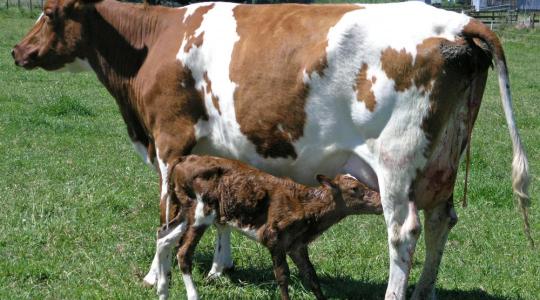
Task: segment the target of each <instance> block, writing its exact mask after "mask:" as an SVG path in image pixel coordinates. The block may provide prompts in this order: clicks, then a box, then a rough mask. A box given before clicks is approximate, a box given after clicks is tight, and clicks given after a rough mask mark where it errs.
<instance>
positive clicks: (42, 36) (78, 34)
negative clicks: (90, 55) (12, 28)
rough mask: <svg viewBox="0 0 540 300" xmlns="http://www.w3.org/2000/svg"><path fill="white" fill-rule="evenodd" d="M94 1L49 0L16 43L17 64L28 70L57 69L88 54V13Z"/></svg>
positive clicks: (15, 56) (15, 55) (15, 57)
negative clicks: (86, 25) (86, 29)
mask: <svg viewBox="0 0 540 300" xmlns="http://www.w3.org/2000/svg"><path fill="white" fill-rule="evenodd" d="M92 1H93V0H47V1H46V2H45V5H44V6H43V14H42V15H41V16H40V17H39V19H38V20H37V22H36V24H35V25H34V27H32V29H31V30H30V31H29V32H28V34H26V36H25V37H24V38H23V40H22V41H21V42H20V43H18V44H17V45H15V47H14V48H13V50H12V52H11V54H12V55H13V58H14V59H15V64H16V65H18V66H21V67H24V68H26V69H33V68H36V67H41V68H43V69H45V70H57V69H60V68H62V67H63V66H64V65H66V64H68V63H71V62H73V61H75V59H76V58H83V57H84V54H83V53H84V51H83V48H84V30H83V24H84V19H85V15H87V14H86V13H85V12H86V11H87V9H88V8H89V5H88V4H90V2H92Z"/></svg>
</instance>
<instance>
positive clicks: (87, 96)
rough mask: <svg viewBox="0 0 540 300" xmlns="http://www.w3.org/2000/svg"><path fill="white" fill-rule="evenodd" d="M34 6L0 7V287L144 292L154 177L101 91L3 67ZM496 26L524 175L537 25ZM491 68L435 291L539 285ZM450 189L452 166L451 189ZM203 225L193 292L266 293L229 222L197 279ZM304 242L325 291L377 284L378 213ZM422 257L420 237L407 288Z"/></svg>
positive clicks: (357, 290)
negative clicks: (224, 263) (464, 201)
mask: <svg viewBox="0 0 540 300" xmlns="http://www.w3.org/2000/svg"><path fill="white" fill-rule="evenodd" d="M34 17H35V15H34V16H32V15H30V14H28V13H21V12H19V11H17V10H8V11H6V10H5V9H2V10H0V28H1V30H0V156H1V158H2V160H1V162H0V174H1V179H0V204H1V207H0V299H27V298H32V299H68V298H69V299H80V298H84V299H101V298H114V299H148V298H154V297H155V292H154V290H152V289H146V288H144V287H143V286H142V285H141V279H142V277H143V276H144V274H145V273H146V271H148V267H149V266H150V262H151V260H152V257H153V254H154V250H155V229H156V228H157V225H158V194H159V192H158V182H157V176H156V175H155V173H154V171H153V170H151V169H150V168H148V167H147V166H145V165H144V164H143V162H142V160H141V159H140V158H139V157H138V156H137V154H136V153H135V151H134V150H133V148H132V145H131V143H130V141H129V139H128V136H127V132H126V130H125V125H124V123H123V121H122V119H121V117H120V113H119V111H118V108H117V106H116V104H115V102H114V100H113V98H112V97H111V96H110V95H109V94H108V93H107V91H106V90H105V89H104V87H103V86H101V84H100V83H99V82H98V81H97V79H96V77H95V75H94V74H90V73H88V74H69V73H47V72H45V71H43V70H35V71H31V72H29V71H25V70H23V69H20V68H16V67H15V65H14V63H13V60H12V59H11V55H10V51H11V47H12V46H13V45H14V44H15V43H17V42H18V41H19V40H20V39H21V38H22V37H23V35H24V34H25V33H26V31H27V30H28V29H29V28H30V26H31V25H32V24H33V22H34ZM501 36H502V40H503V43H504V47H505V50H506V55H507V58H508V60H509V68H510V79H511V84H512V91H513V95H514V111H515V113H516V118H517V123H518V125H519V128H520V130H521V131H520V132H521V135H522V138H523V142H524V144H525V146H526V149H527V150H528V155H529V161H530V169H531V170H532V173H533V174H534V173H536V170H539V169H540V150H539V149H540V130H539V129H540V118H539V117H538V116H539V115H540V106H539V105H538V97H539V95H540V60H539V59H538V58H539V57H540V32H539V31H531V32H526V31H514V30H507V31H504V32H502V33H501ZM493 75H494V74H493V72H491V73H490V77H489V81H488V85H487V89H486V92H485V96H484V101H483V104H482V108H481V109H480V115H479V118H478V121H477V124H476V127H475V130H474V132H473V144H472V149H471V150H472V156H471V162H472V165H471V174H470V178H469V195H468V198H469V206H468V207H467V208H465V209H464V208H461V205H460V204H456V208H457V211H458V216H459V222H458V224H457V225H456V226H455V227H454V229H453V231H451V233H450V236H449V240H448V243H447V247H446V252H445V255H444V258H443V262H442V265H441V269H440V273H439V280H438V284H437V287H438V293H439V298H440V299H493V300H495V299H538V298H539V297H540V286H539V284H538V280H539V278H540V250H539V249H540V234H539V232H540V221H539V219H540V214H539V207H538V199H539V198H540V189H539V188H538V183H539V182H538V180H537V178H536V177H533V181H532V183H531V196H532V202H533V207H532V209H531V215H530V218H531V230H532V232H533V238H534V239H535V241H536V242H537V244H539V245H537V247H536V248H535V249H531V248H530V247H529V246H528V243H527V240H526V238H525V236H524V234H523V230H522V220H521V217H520V214H519V213H518V211H517V209H516V208H515V205H514V202H513V200H512V199H513V196H512V191H511V182H510V164H511V143H510V138H509V135H508V130H507V128H506V125H505V121H504V116H503V112H502V108H501V104H500V97H499V92H498V86H497V82H496V78H495V77H494V76H493ZM462 169H464V168H462ZM462 191H463V172H462V173H460V177H459V178H458V180H457V187H456V191H455V198H456V200H459V199H460V198H461V196H462ZM212 231H213V230H212ZM214 236H215V234H214V233H213V232H210V233H209V234H206V235H205V237H204V239H203V240H202V242H201V243H200V245H199V247H198V251H197V252H196V255H195V260H194V262H195V267H194V279H195V281H196V284H197V285H198V291H199V293H200V296H201V297H202V298H203V299H269V298H272V299H273V298H276V297H278V290H277V285H276V284H275V282H274V277H273V274H272V268H271V261H270V255H269V254H268V253H267V250H266V249H265V248H263V247H261V246H259V245H258V244H256V243H254V242H252V241H250V240H248V239H247V238H244V237H243V236H241V235H239V234H236V233H234V234H233V237H232V240H233V242H232V245H233V249H232V250H233V257H234V261H235V264H236V269H235V270H234V271H233V272H232V273H230V275H229V276H228V277H225V278H222V279H219V280H217V281H214V282H205V280H204V277H205V275H206V272H208V270H209V269H210V265H211V261H212V255H213V240H214ZM310 249H311V257H312V260H313V262H314V264H315V267H316V269H317V271H318V274H319V277H320V278H321V281H322V287H323V291H324V292H325V293H326V295H327V296H329V297H331V298H338V299H381V298H382V297H383V296H384V292H385V288H386V280H387V273H388V253H387V252H388V250H387V245H386V229H385V226H384V222H383V218H382V217H380V216H355V217H350V218H348V219H346V220H345V221H343V222H342V223H340V224H339V225H337V226H335V227H333V228H332V229H331V230H329V231H328V232H327V233H325V234H324V235H323V236H322V237H321V238H320V239H319V240H317V241H316V242H315V243H313V244H312V245H311V247H310ZM423 259H424V246H423V240H422V239H421V240H420V241H419V244H418V247H417V251H416V255H415V261H414V264H413V270H412V274H411V280H410V284H411V286H410V291H412V287H413V285H414V284H415V282H416V281H417V280H418V277H419V275H420V272H421V268H422V263H423ZM291 271H292V284H291V287H290V290H291V296H292V297H293V298H294V299H310V298H311V297H312V294H311V293H310V292H309V291H308V290H307V289H306V288H304V287H303V286H302V284H301V282H300V279H299V277H298V274H297V271H296V269H295V268H294V267H292V268H291ZM179 275H180V274H179V272H178V268H177V267H175V268H174V269H173V280H172V286H171V290H170V291H171V297H172V298H173V299H177V298H183V297H184V295H185V292H184V285H183V283H182V280H181V277H180V276H179Z"/></svg>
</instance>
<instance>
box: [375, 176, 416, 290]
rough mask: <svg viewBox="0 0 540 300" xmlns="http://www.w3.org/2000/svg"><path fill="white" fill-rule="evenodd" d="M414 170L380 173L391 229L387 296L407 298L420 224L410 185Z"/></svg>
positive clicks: (385, 209)
mask: <svg viewBox="0 0 540 300" xmlns="http://www.w3.org/2000/svg"><path fill="white" fill-rule="evenodd" d="M414 174H415V172H403V170H396V169H387V170H384V171H382V172H381V174H380V175H381V176H380V178H381V179H382V180H380V181H379V182H380V192H381V202H382V205H383V211H384V218H385V221H386V226H387V232H388V249H389V251H388V252H389V255H390V274H389V278H388V287H387V289H386V295H385V299H392V300H393V299H400V300H401V299H405V292H406V289H407V283H408V280H409V273H410V270H411V264H412V258H413V255H414V250H415V248H416V242H417V240H418V236H419V235H420V230H421V225H420V220H419V217H418V210H417V208H416V204H415V202H414V200H413V199H414V198H413V195H414V193H413V192H411V191H412V187H411V184H412V183H413V178H414Z"/></svg>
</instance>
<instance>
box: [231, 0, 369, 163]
mask: <svg viewBox="0 0 540 300" xmlns="http://www.w3.org/2000/svg"><path fill="white" fill-rule="evenodd" d="M360 8H361V7H358V6H355V5H309V6H305V5H279V6H278V5H261V6H250V5H241V6H237V7H235V8H234V17H235V19H236V22H237V32H238V35H239V37H240V39H239V41H238V42H236V44H235V46H234V50H233V53H232V59H231V64H230V69H229V72H230V78H231V80H232V81H233V82H234V83H236V84H237V85H238V86H237V88H236V90H235V92H234V105H235V112H236V118H237V121H238V124H240V131H241V132H242V133H243V134H244V135H246V136H247V138H248V139H249V140H250V141H251V142H252V143H253V144H254V145H255V148H256V150H257V153H259V154H260V155H262V156H263V157H265V158H268V157H271V158H278V157H283V158H287V157H291V158H293V159H294V158H296V156H297V153H296V151H295V149H294V146H293V142H294V141H296V140H298V139H299V138H300V137H301V136H302V135H303V130H304V125H305V122H306V113H305V110H304V109H305V104H306V99H307V96H308V94H309V86H308V85H306V84H305V83H304V70H305V72H306V73H307V74H308V76H311V75H312V74H318V76H324V70H325V69H326V67H327V59H326V47H327V45H328V41H327V35H328V31H329V30H330V28H331V27H332V26H334V25H335V24H336V23H337V22H338V21H339V20H340V19H341V18H342V17H343V15H344V14H345V13H347V12H349V11H352V10H356V9H360ZM254 24H257V25H256V26H254Z"/></svg>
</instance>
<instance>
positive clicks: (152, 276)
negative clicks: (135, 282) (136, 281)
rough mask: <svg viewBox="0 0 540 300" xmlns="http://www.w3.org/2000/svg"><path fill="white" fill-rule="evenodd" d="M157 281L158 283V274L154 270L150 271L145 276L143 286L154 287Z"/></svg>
mask: <svg viewBox="0 0 540 300" xmlns="http://www.w3.org/2000/svg"><path fill="white" fill-rule="evenodd" d="M156 283H157V274H156V273H154V272H149V273H148V274H146V276H144V278H143V286H145V287H147V288H152V287H154V286H156Z"/></svg>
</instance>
